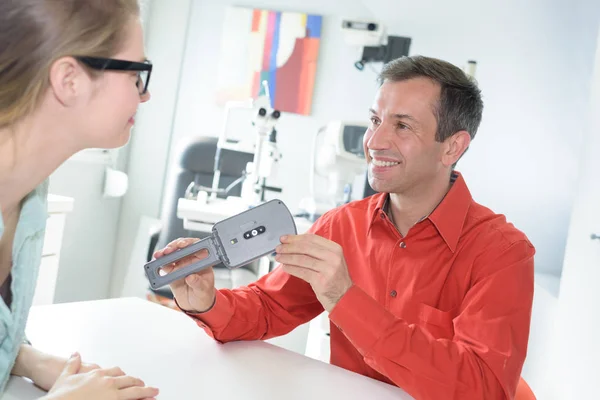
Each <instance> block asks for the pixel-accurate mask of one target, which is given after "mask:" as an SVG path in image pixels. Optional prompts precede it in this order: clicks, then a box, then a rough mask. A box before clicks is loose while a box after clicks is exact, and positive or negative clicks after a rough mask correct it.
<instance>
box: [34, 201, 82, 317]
mask: <svg viewBox="0 0 600 400" xmlns="http://www.w3.org/2000/svg"><path fill="white" fill-rule="evenodd" d="M71 210H73V199H72V198H70V197H64V196H56V195H52V194H51V195H48V214H49V217H48V221H47V223H46V235H45V238H44V247H43V250H42V262H41V263H40V272H39V275H38V280H37V284H36V288H35V294H34V296H33V305H36V306H37V305H44V304H52V303H53V302H54V292H55V290H56V279H57V278H58V267H59V260H60V249H61V246H62V239H63V232H64V228H65V222H66V218H67V214H68V213H69V212H70V211H71Z"/></svg>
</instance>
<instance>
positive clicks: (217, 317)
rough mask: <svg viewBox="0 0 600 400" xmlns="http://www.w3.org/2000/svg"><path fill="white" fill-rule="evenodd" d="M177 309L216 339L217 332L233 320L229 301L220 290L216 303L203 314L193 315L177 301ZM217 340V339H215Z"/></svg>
mask: <svg viewBox="0 0 600 400" xmlns="http://www.w3.org/2000/svg"><path fill="white" fill-rule="evenodd" d="M175 304H176V305H177V307H178V308H179V309H180V310H181V311H183V312H184V313H185V314H186V315H188V316H189V317H190V318H192V319H193V320H194V321H195V322H196V323H197V324H198V326H199V327H200V328H202V329H204V331H205V332H206V333H207V334H208V336H210V337H211V338H213V339H215V331H221V330H222V329H223V328H225V326H227V324H228V323H229V321H230V319H231V312H230V310H231V306H230V304H229V300H228V299H227V297H225V296H224V295H223V294H222V293H221V291H220V290H217V291H216V293H215V302H214V304H213V306H212V307H211V308H210V309H209V310H208V311H205V312H203V313H191V312H188V311H186V310H184V309H182V308H181V307H179V304H178V303H177V300H175ZM215 340H216V339H215Z"/></svg>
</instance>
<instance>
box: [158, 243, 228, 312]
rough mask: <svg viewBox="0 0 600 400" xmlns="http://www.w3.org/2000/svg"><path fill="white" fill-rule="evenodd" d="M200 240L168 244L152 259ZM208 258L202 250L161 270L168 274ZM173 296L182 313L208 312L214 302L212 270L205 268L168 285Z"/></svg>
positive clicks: (213, 275) (213, 276)
mask: <svg viewBox="0 0 600 400" xmlns="http://www.w3.org/2000/svg"><path fill="white" fill-rule="evenodd" d="M199 240H200V239H196V238H182V239H177V240H174V241H172V242H171V243H169V244H168V245H167V246H166V247H165V248H164V249H162V250H158V251H156V252H155V253H154V258H156V259H158V258H161V257H162V256H165V255H167V254H171V253H172V252H174V251H176V250H179V249H183V248H185V247H187V246H189V245H191V244H193V243H196V242H198V241H199ZM206 257H208V251H207V250H202V251H199V252H197V253H194V254H192V255H189V256H187V257H185V258H182V259H181V260H178V261H176V262H174V263H171V264H168V265H165V266H164V267H163V268H162V270H163V271H164V272H165V273H167V274H169V273H171V272H172V271H174V270H176V269H180V268H183V267H186V266H188V265H190V264H192V263H195V262H198V261H200V260H203V259H205V258H206ZM170 287H171V290H172V291H173V295H174V296H175V299H176V300H177V304H179V307H180V308H182V309H183V310H184V311H187V312H190V313H201V312H204V311H208V310H209V309H210V308H211V307H212V306H213V304H214V302H215V295H216V289H215V273H214V271H213V269H212V268H206V269H204V270H202V271H200V272H196V273H195V274H191V275H188V276H186V277H185V278H183V279H179V280H177V281H174V282H172V283H171V284H170Z"/></svg>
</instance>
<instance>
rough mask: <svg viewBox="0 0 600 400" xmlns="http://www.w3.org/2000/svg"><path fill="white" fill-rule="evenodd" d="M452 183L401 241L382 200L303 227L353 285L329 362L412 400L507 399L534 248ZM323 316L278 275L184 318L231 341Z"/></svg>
mask: <svg viewBox="0 0 600 400" xmlns="http://www.w3.org/2000/svg"><path fill="white" fill-rule="evenodd" d="M455 177H456V180H455V182H454V184H453V185H452V187H451V189H450V190H449V192H448V193H447V194H446V196H445V198H444V199H443V200H442V202H441V203H440V204H439V205H438V206H437V208H436V209H435V210H434V211H433V212H432V213H431V214H430V215H429V216H428V217H427V218H424V219H423V220H421V221H420V222H418V223H417V224H416V225H414V226H413V227H412V228H411V229H410V230H409V232H408V233H407V235H406V236H404V237H402V235H401V234H400V233H399V232H398V230H397V229H396V228H395V227H394V225H393V224H392V223H391V221H390V220H389V218H388V217H387V214H386V213H385V212H384V208H385V205H386V202H387V199H388V196H387V195H386V194H377V195H375V196H372V197H370V198H367V199H364V200H360V201H357V202H353V203H350V204H348V205H345V206H343V207H340V208H337V209H335V210H333V211H331V212H329V213H327V214H326V215H324V216H322V217H321V218H320V219H319V220H318V221H317V222H316V223H315V224H314V226H313V227H312V228H311V232H313V233H315V234H317V235H320V236H323V237H325V238H327V239H329V240H332V241H334V242H337V243H338V244H340V245H341V246H342V248H343V249H344V257H345V259H346V263H347V265H348V270H349V273H350V276H351V278H352V281H353V282H354V286H353V287H351V288H350V290H348V292H346V294H345V295H344V296H343V297H342V298H341V299H340V301H339V302H338V304H337V305H336V306H335V307H334V308H333V310H332V312H331V313H330V315H329V318H330V322H331V324H330V328H331V360H330V361H331V363H332V364H334V365H337V366H340V367H342V368H346V369H348V370H351V371H355V372H357V373H359V374H362V375H366V376H369V377H371V378H374V379H378V380H380V381H384V382H387V383H390V384H394V385H397V386H399V387H401V388H403V389H404V390H405V391H406V392H408V393H409V394H410V395H412V396H413V397H415V398H417V399H436V400H439V399H461V400H465V399H511V398H513V397H514V393H515V391H516V386H517V383H518V380H519V376H520V373H521V368H522V366H523V362H524V360H525V355H526V350H527V341H528V336H529V323H530V317H531V306H532V301H533V256H534V252H535V250H534V248H533V246H532V245H531V243H530V242H529V241H528V240H527V237H526V236H525V235H524V234H523V233H522V232H520V231H519V230H517V229H516V228H515V227H514V226H513V225H512V224H510V223H508V222H507V221H506V219H505V217H504V216H502V215H498V214H495V213H493V212H492V211H490V210H489V209H487V208H485V207H483V206H481V205H479V204H477V203H475V202H474V201H473V199H472V197H471V194H470V193H469V190H468V188H467V186H466V184H465V182H464V180H463V178H462V176H461V175H460V174H458V173H457V174H456V176H455ZM321 312H323V307H322V306H321V304H320V303H319V302H318V301H317V298H316V296H315V294H314V292H313V291H312V289H311V287H310V286H309V285H308V284H307V283H306V282H304V281H302V280H300V279H298V278H295V277H292V276H290V275H288V274H287V273H285V272H283V271H282V270H281V268H276V269H275V270H274V271H272V272H271V273H269V274H267V275H266V276H264V277H262V278H261V279H260V280H259V281H257V282H256V283H254V284H251V285H249V286H248V287H243V288H239V289H233V290H224V289H223V290H219V291H217V298H216V302H215V305H214V307H213V308H212V309H211V310H209V311H208V312H205V313H202V314H195V315H192V317H193V318H195V319H196V321H197V322H198V324H199V325H200V326H201V327H202V328H204V329H205V330H206V331H207V333H208V334H209V335H211V336H212V337H213V338H215V339H216V340H218V341H220V342H227V341H232V340H256V339H269V338H271V337H274V336H279V335H283V334H286V333H288V332H289V331H291V330H292V329H294V328H295V327H296V326H298V325H300V324H303V323H305V322H308V321H310V320H311V319H313V318H314V317H316V316H317V315H318V314H320V313H321Z"/></svg>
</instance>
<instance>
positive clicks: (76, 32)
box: [0, 0, 140, 128]
mask: <svg viewBox="0 0 600 400" xmlns="http://www.w3.org/2000/svg"><path fill="white" fill-rule="evenodd" d="M139 14H140V8H139V4H138V1H137V0H0V128H2V127H5V126H7V125H10V124H13V123H14V122H16V121H18V120H19V119H21V118H22V117H24V116H26V115H28V114H29V113H31V112H32V111H33V110H34V109H35V108H36V107H37V105H38V103H39V101H40V99H41V97H42V95H43V94H44V93H45V91H46V89H47V88H48V85H49V79H48V76H49V72H50V67H51V65H52V63H53V62H54V61H56V60H57V59H59V58H61V57H64V56H76V55H80V56H90V57H111V56H112V55H114V54H115V53H117V52H118V51H119V50H120V47H121V46H122V44H123V41H124V39H125V35H124V31H125V29H126V27H127V24H128V22H129V21H130V20H131V18H132V17H136V16H139Z"/></svg>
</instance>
